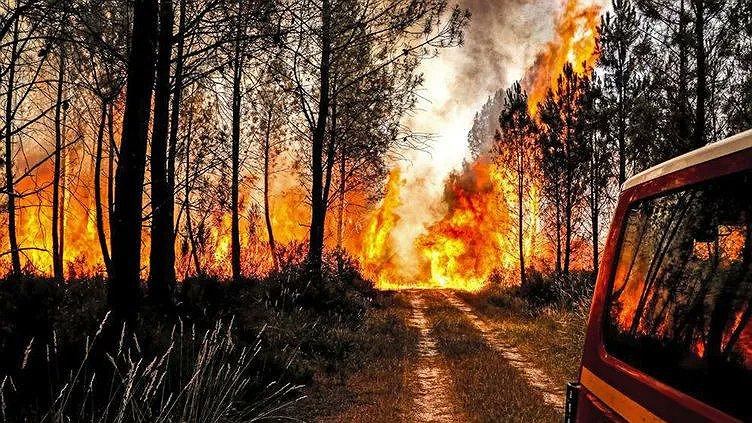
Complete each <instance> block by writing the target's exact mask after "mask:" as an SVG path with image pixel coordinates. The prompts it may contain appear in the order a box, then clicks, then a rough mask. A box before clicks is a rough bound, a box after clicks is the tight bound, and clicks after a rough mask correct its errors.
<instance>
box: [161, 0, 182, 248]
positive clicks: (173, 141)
mask: <svg viewBox="0 0 752 423" xmlns="http://www.w3.org/2000/svg"><path fill="white" fill-rule="evenodd" d="M185 3H186V0H180V1H179V3H178V7H179V11H178V12H179V13H180V18H179V19H178V33H179V34H181V36H180V37H179V38H178V40H177V51H176V52H175V75H174V77H173V80H174V87H173V90H174V91H173V93H172V107H171V109H170V138H169V140H168V145H167V187H168V189H167V196H168V197H169V201H167V203H166V204H165V208H166V209H168V213H170V215H171V216H175V186H176V185H175V160H176V157H175V155H176V152H177V144H178V127H179V124H180V105H181V101H182V97H183V66H184V60H185V59H184V50H185V26H186V24H185ZM178 223H179V222H178ZM178 223H175V224H176V225H177V224H178ZM176 231H177V228H173V230H172V232H171V233H172V236H173V239H172V243H173V245H174V244H175V234H176ZM173 248H174V247H173Z"/></svg>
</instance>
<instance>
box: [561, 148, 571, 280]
mask: <svg viewBox="0 0 752 423" xmlns="http://www.w3.org/2000/svg"><path fill="white" fill-rule="evenodd" d="M570 139H571V138H570ZM565 166H567V169H566V172H565V175H566V176H565V182H564V183H565V186H564V195H565V196H566V197H565V198H564V266H563V269H562V270H563V272H564V275H565V276H568V275H569V265H570V261H571V258H572V212H573V208H574V205H573V201H572V200H573V199H572V196H573V193H572V188H573V187H572V164H571V162H570V159H569V154H568V153H567V163H566V165H565Z"/></svg>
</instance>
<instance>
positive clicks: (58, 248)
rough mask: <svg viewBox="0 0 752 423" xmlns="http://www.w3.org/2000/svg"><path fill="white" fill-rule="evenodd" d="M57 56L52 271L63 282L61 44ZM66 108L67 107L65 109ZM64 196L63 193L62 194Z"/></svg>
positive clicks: (63, 78) (62, 52)
mask: <svg viewBox="0 0 752 423" xmlns="http://www.w3.org/2000/svg"><path fill="white" fill-rule="evenodd" d="M59 48H60V51H59V54H58V57H59V62H58V73H57V81H56V98H55V164H54V171H53V175H52V270H53V275H54V278H55V280H56V281H58V282H62V281H63V248H64V245H63V240H64V239H65V233H64V228H65V219H64V217H63V216H64V212H65V208H64V205H63V202H64V199H63V198H61V181H62V180H64V179H65V175H64V174H63V169H62V167H63V166H64V164H63V160H64V156H63V143H64V139H63V138H64V130H63V113H64V110H63V108H64V107H63V90H64V86H65V66H66V64H65V47H64V46H63V45H62V44H61V45H60V46H59ZM66 108H67V107H66ZM62 196H63V197H64V196H65V193H64V192H63V193H62Z"/></svg>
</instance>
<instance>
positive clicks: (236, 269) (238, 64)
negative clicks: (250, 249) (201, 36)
mask: <svg viewBox="0 0 752 423" xmlns="http://www.w3.org/2000/svg"><path fill="white" fill-rule="evenodd" d="M236 24H237V31H236V37H237V39H236V40H235V53H234V57H233V67H234V69H233V78H232V182H231V184H232V186H231V187H230V190H231V208H232V224H231V228H230V232H231V234H230V238H231V244H232V253H231V256H232V257H231V264H232V279H233V280H234V281H236V282H237V281H238V280H240V277H241V269H240V211H239V207H240V205H239V199H238V197H239V190H240V106H241V104H240V103H241V93H240V82H241V81H240V80H241V78H242V76H243V70H242V66H243V65H242V60H241V51H240V27H241V24H240V13H238V16H237V23H236Z"/></svg>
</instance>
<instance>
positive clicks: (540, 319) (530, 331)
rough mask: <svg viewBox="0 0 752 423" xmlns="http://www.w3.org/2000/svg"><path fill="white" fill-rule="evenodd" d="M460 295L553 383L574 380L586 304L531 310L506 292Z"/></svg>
mask: <svg viewBox="0 0 752 423" xmlns="http://www.w3.org/2000/svg"><path fill="white" fill-rule="evenodd" d="M460 295H461V296H462V298H463V299H465V301H467V302H468V303H470V304H471V305H472V306H473V308H474V309H475V310H476V311H477V312H478V313H479V314H480V315H481V316H482V317H485V318H486V320H487V321H488V323H490V324H492V325H493V326H494V328H496V329H498V330H499V331H500V333H501V334H502V335H503V336H505V337H507V338H508V339H510V340H511V341H512V342H513V343H514V344H515V345H516V346H517V348H518V349H519V350H520V352H521V353H522V354H524V355H525V356H526V357H527V358H528V359H529V360H530V361H531V362H532V363H533V364H534V365H535V366H537V367H538V368H540V369H541V370H543V371H544V372H545V373H546V374H548V376H549V377H551V379H552V380H553V381H554V382H555V383H556V384H558V385H560V386H564V385H565V384H566V382H568V381H572V380H575V379H576V378H577V374H578V371H579V366H580V359H581V357H582V347H583V344H584V342H585V326H586V324H587V313H588V306H589V303H587V302H580V303H578V304H577V305H576V306H574V307H571V308H567V307H561V306H556V305H552V306H548V307H544V308H542V309H540V310H535V311H531V308H530V307H528V305H527V304H526V303H525V301H524V300H522V299H520V298H517V297H514V296H512V295H511V294H509V293H508V291H501V290H495V291H494V290H492V291H486V292H483V293H478V294H470V293H461V294H460Z"/></svg>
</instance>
